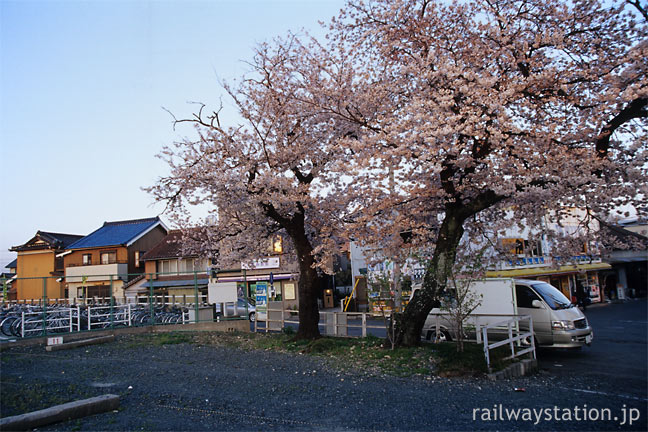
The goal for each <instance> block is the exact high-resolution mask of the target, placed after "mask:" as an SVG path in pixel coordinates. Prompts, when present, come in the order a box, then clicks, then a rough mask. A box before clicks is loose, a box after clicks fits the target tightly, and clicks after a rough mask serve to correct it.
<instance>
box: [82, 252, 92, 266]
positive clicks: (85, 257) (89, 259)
mask: <svg viewBox="0 0 648 432" xmlns="http://www.w3.org/2000/svg"><path fill="white" fill-rule="evenodd" d="M91 264H92V254H83V265H91Z"/></svg>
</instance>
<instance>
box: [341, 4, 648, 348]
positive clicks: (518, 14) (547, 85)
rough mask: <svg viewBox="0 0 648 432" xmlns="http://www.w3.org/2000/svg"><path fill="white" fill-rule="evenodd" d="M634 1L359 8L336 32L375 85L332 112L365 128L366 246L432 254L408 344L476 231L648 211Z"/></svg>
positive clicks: (647, 92) (407, 329)
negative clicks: (554, 218)
mask: <svg viewBox="0 0 648 432" xmlns="http://www.w3.org/2000/svg"><path fill="white" fill-rule="evenodd" d="M631 3H632V2H623V3H610V2H605V3H603V2H599V1H597V0H582V1H581V0H578V1H570V2H563V1H557V0H475V1H465V2H441V1H431V0H416V1H414V0H375V1H372V0H367V1H362V0H352V1H350V3H349V5H348V7H347V8H346V9H345V10H344V11H343V12H342V13H341V15H340V16H339V17H338V18H337V19H335V20H334V21H333V22H332V23H331V27H330V29H331V34H330V38H331V41H332V45H333V46H335V47H337V48H336V49H340V50H344V53H345V54H344V55H349V56H351V57H353V58H354V60H353V61H352V63H353V64H354V66H355V73H356V78H355V80H354V82H355V83H356V84H358V83H362V91H358V92H356V93H355V94H354V95H353V99H350V100H349V101H348V102H347V104H345V105H344V110H342V109H339V107H331V108H330V110H331V112H334V113H336V114H337V115H338V116H339V118H341V119H345V121H355V122H356V123H357V124H358V125H359V126H360V127H361V128H362V133H358V134H357V136H354V137H346V138H343V139H342V141H341V142H345V143H346V145H347V146H348V147H349V148H354V149H355V153H354V155H353V158H352V160H350V161H349V164H350V166H352V167H353V170H355V171H354V172H355V173H356V182H355V183H354V184H353V185H352V187H351V189H350V191H349V194H350V195H354V196H356V198H359V197H362V199H363V200H364V202H363V203H362V205H357V206H356V207H355V208H356V209H358V210H359V211H360V212H361V214H360V215H359V216H358V221H359V223H358V225H357V230H358V231H357V232H356V237H361V238H366V239H368V241H370V242H371V241H373V243H374V245H375V246H378V245H381V246H382V247H383V248H385V249H387V250H386V251H385V255H387V256H397V255H398V254H399V253H402V251H403V247H404V246H411V247H413V248H421V247H423V246H424V247H425V248H426V249H427V250H428V251H429V253H430V256H429V261H428V266H427V271H426V275H425V278H424V283H423V288H422V289H420V290H417V291H416V294H415V296H414V298H413V299H412V301H410V303H409V304H408V305H407V307H406V309H405V311H404V312H403V314H402V315H401V316H398V317H397V326H398V338H399V340H398V343H399V344H403V345H415V344H417V343H418V342H419V340H420V332H421V329H422V327H423V324H424V322H425V319H426V317H427V314H428V313H429V311H430V310H431V309H432V308H433V307H434V306H435V305H437V304H438V299H439V296H440V294H442V293H443V292H444V290H445V288H446V286H447V284H448V278H449V276H450V275H451V272H452V268H453V265H455V261H456V259H457V253H458V248H459V245H460V241H461V240H462V238H465V237H466V234H467V233H468V232H469V233H470V237H476V236H478V235H486V234H485V233H487V232H490V233H495V234H497V233H498V232H502V230H504V229H505V227H506V225H507V224H510V223H511V220H522V219H524V220H525V221H526V223H527V224H536V226H540V225H541V223H540V222H541V220H542V218H543V217H545V216H546V215H547V214H548V213H549V212H552V214H554V215H559V214H560V212H561V211H563V209H565V208H568V207H578V208H584V209H587V212H586V214H587V215H588V217H590V216H591V217H599V218H603V217H604V216H605V215H607V214H608V213H609V212H610V211H611V210H612V209H613V208H614V207H616V206H619V205H623V204H627V203H632V204H633V205H634V206H635V207H636V208H638V209H640V211H645V209H646V196H648V190H647V189H646V184H647V182H646V179H647V175H646V171H647V167H648V157H647V154H648V149H647V144H646V130H647V127H646V117H647V115H648V112H647V102H648V86H647V78H646V76H647V74H646V72H647V71H646V69H647V66H648V62H646V58H648V40H647V38H646V36H647V32H646V22H645V19H644V18H643V17H642V16H641V14H638V13H637V9H633V8H632V4H631ZM340 47H344V48H340ZM375 107H380V110H379V111H378V110H376V109H375ZM350 113H352V114H353V115H352V116H351V115H350ZM510 212H513V214H514V215H515V217H514V218H510V217H508V218H507V217H505V215H506V214H508V213H510ZM358 233H361V234H358ZM399 233H401V234H402V233H408V235H407V236H403V235H398V234H399ZM389 246H391V247H392V249H391V250H388V247H389Z"/></svg>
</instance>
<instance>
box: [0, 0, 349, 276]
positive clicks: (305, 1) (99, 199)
mask: <svg viewBox="0 0 648 432" xmlns="http://www.w3.org/2000/svg"><path fill="white" fill-rule="evenodd" d="M343 5H344V1H343V0H301V1H298V0H294V1H287V0H286V1H274V0H264V1H262V0H256V1H253V0H248V1H179V0H175V1H28V0H20V1H7V0H0V66H1V67H0V160H1V161H2V168H1V170H0V187H1V188H2V195H3V197H4V199H3V206H2V213H1V216H0V266H2V268H0V271H4V265H5V264H7V263H8V262H9V261H11V260H12V259H14V257H15V255H14V254H13V253H10V252H8V249H9V248H10V247H11V246H15V245H19V244H22V243H24V242H26V241H27V240H29V239H30V238H31V237H32V236H33V235H34V234H35V233H36V231H38V230H43V231H52V232H63V233H70V234H83V235H85V234H88V233H90V232H91V231H93V230H95V229H96V228H98V227H99V226H101V224H103V222H104V221H114V220H124V219H135V218H142V217H149V216H154V215H157V214H158V213H160V212H161V211H162V207H161V206H159V205H158V206H153V207H151V205H152V199H151V197H150V196H149V195H148V194H146V193H145V192H143V191H141V189H140V188H141V187H143V186H147V185H150V184H152V183H153V182H154V181H155V179H156V178H157V177H158V176H159V175H162V174H164V172H165V168H166V167H165V165H164V164H163V163H162V162H161V161H159V160H158V159H156V158H155V155H156V154H157V153H158V152H159V151H160V150H161V148H162V146H163V145H165V144H170V143H172V142H173V141H176V140H179V139H181V138H182V135H186V134H189V133H190V131H189V130H188V129H184V130H181V129H179V130H177V131H175V132H174V131H173V127H172V123H171V117H170V116H169V114H168V113H166V112H165V111H164V110H163V109H162V107H165V108H167V109H169V110H171V111H172V112H174V114H176V115H177V116H179V117H182V116H188V115H190V114H191V112H192V109H193V107H192V106H191V105H189V104H187V102H188V101H201V102H204V103H207V104H211V105H213V106H217V105H218V103H219V100H220V97H221V95H222V94H223V91H222V89H221V87H220V85H219V79H225V80H232V79H234V78H237V77H239V76H240V75H241V74H242V73H243V72H244V71H245V70H246V68H247V67H246V65H245V64H244V63H243V60H249V59H250V58H251V56H252V52H253V48H254V46H255V45H256V44H257V43H258V42H262V41H267V40H270V39H272V38H273V37H275V36H280V35H284V34H285V33H286V32H287V31H288V30H293V31H299V30H300V29H302V28H305V29H307V30H309V31H311V32H313V33H314V34H316V35H321V34H323V31H322V30H321V29H320V27H319V25H318V23H317V22H318V20H323V21H328V20H329V18H331V17H332V16H333V15H336V14H337V12H338V11H339V9H340V8H341V7H343ZM224 114H225V115H226V116H227V115H228V114H231V115H232V117H234V114H235V112H234V111H233V110H232V109H231V107H230V106H226V109H225V112H224ZM226 118H227V117H226Z"/></svg>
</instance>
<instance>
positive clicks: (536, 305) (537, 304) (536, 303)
mask: <svg viewBox="0 0 648 432" xmlns="http://www.w3.org/2000/svg"><path fill="white" fill-rule="evenodd" d="M531 306H533V307H534V308H536V309H544V305H543V304H542V302H541V301H540V300H533V301H532V302H531Z"/></svg>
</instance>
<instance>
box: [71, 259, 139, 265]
mask: <svg viewBox="0 0 648 432" xmlns="http://www.w3.org/2000/svg"><path fill="white" fill-rule="evenodd" d="M110 264H128V260H110V261H108V262H97V263H95V262H90V263H85V264H84V263H79V264H77V263H74V264H68V265H67V266H66V267H87V266H97V265H110Z"/></svg>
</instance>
